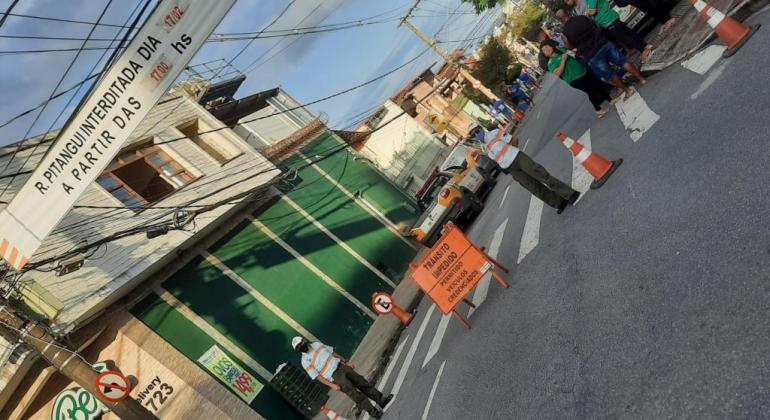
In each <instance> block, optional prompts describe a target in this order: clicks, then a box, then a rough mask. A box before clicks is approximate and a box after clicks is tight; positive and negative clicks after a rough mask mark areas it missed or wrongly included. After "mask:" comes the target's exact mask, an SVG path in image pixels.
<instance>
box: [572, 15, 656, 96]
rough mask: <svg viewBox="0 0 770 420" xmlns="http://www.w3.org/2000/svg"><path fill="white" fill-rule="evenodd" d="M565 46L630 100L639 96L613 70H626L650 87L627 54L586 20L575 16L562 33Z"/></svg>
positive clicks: (586, 18) (588, 19)
mask: <svg viewBox="0 0 770 420" xmlns="http://www.w3.org/2000/svg"><path fill="white" fill-rule="evenodd" d="M562 38H563V39H564V45H565V46H566V47H567V48H569V49H575V50H576V51H577V58H578V59H580V60H582V61H583V62H584V63H588V67H590V68H591V70H592V71H593V72H594V74H595V75H596V76H598V77H599V78H601V79H602V81H604V82H607V83H609V84H611V85H613V86H615V87H617V88H619V89H620V90H622V91H623V92H624V93H625V97H626V99H628V98H629V97H631V96H632V95H633V94H634V93H635V92H634V90H633V89H631V87H630V86H628V85H627V84H625V83H624V82H623V80H622V79H621V78H620V76H619V75H618V74H617V72H616V71H615V70H614V69H613V67H612V66H615V67H622V68H623V69H625V70H626V71H627V72H629V73H631V74H632V75H633V76H634V77H636V79H637V80H639V83H641V84H646V83H647V79H645V78H644V76H642V73H641V72H640V71H639V69H638V68H637V67H636V66H635V65H634V64H633V63H631V62H629V61H628V57H626V55H625V54H623V53H622V52H621V51H620V50H619V49H618V47H617V46H616V45H615V44H613V43H612V42H610V41H607V39H606V38H604V36H603V35H602V33H601V30H600V29H599V27H598V26H596V24H595V23H594V21H593V20H591V19H590V18H588V17H586V16H575V17H572V18H570V19H569V20H568V21H567V23H565V24H564V28H563V30H562Z"/></svg>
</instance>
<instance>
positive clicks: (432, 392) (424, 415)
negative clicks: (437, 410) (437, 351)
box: [422, 360, 446, 420]
mask: <svg viewBox="0 0 770 420" xmlns="http://www.w3.org/2000/svg"><path fill="white" fill-rule="evenodd" d="M444 365H446V360H444V361H443V362H441V367H440V368H438V373H437V374H436V379H435V380H433V387H432V388H431V389H430V395H429V396H428V402H427V403H425V410H424V411H423V412H422V420H427V418H428V413H429V412H430V405H431V404H433V397H434V396H435V395H436V388H438V381H439V380H440V379H441V374H442V373H444Z"/></svg>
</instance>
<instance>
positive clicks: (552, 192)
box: [503, 151, 575, 208]
mask: <svg viewBox="0 0 770 420" xmlns="http://www.w3.org/2000/svg"><path fill="white" fill-rule="evenodd" d="M503 172H505V173H507V174H510V175H511V177H513V179H514V180H515V181H516V182H518V183H519V185H521V186H522V187H524V189H526V190H527V191H529V192H530V193H532V195H534V196H535V197H537V198H539V199H541V200H542V201H543V202H544V203H545V204H548V205H549V206H551V207H553V208H559V204H561V203H562V201H564V200H566V199H568V198H569V197H570V196H571V195H572V194H574V193H575V190H573V189H572V187H570V186H569V185H567V184H565V183H563V182H561V181H559V180H558V179H557V178H556V177H554V176H553V175H551V174H549V173H548V171H547V170H546V169H545V168H543V167H542V166H541V165H540V164H539V163H537V162H535V161H534V160H532V158H530V157H529V156H527V155H526V154H525V153H524V152H521V151H520V152H519V154H517V155H516V158H515V159H513V163H511V166H509V167H507V168H503Z"/></svg>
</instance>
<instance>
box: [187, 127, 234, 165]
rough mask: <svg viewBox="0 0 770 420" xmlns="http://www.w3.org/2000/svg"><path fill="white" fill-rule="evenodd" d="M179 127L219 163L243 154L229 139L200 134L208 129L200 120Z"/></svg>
mask: <svg viewBox="0 0 770 420" xmlns="http://www.w3.org/2000/svg"><path fill="white" fill-rule="evenodd" d="M177 129H178V130H179V131H181V132H182V134H184V135H185V136H186V137H188V138H189V139H190V140H192V141H193V143H195V144H196V145H198V147H200V148H201V149H203V151H204V152H206V154H208V155H209V156H211V157H212V158H214V160H216V161H217V162H219V163H226V162H228V161H229V160H230V159H232V158H234V157H236V156H238V155H240V154H241V153H240V150H239V149H238V148H237V147H235V146H234V145H232V144H231V143H230V142H229V141H228V140H227V139H224V138H221V137H219V136H212V135H207V134H198V133H201V132H205V131H208V130H207V129H206V127H201V126H200V124H198V120H194V121H192V122H189V123H187V124H184V125H181V126H179V127H177Z"/></svg>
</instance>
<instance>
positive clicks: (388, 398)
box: [379, 394, 393, 410]
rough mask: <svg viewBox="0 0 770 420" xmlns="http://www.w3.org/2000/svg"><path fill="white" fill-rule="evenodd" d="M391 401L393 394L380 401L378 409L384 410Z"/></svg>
mask: <svg viewBox="0 0 770 420" xmlns="http://www.w3.org/2000/svg"><path fill="white" fill-rule="evenodd" d="M391 401H393V394H390V395H388V396H387V397H385V398H383V399H382V401H381V402H380V404H379V405H380V408H382V409H383V410H384V409H386V408H387V407H388V404H390V402H391Z"/></svg>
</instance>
